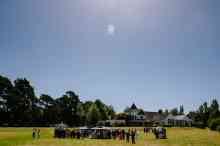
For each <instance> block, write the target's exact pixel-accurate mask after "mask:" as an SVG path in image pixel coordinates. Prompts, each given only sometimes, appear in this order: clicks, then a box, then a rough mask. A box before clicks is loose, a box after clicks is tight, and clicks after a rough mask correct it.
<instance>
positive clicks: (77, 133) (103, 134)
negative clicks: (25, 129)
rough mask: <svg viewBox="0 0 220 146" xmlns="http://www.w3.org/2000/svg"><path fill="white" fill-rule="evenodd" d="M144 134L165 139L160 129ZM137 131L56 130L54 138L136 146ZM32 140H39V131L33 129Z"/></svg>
mask: <svg viewBox="0 0 220 146" xmlns="http://www.w3.org/2000/svg"><path fill="white" fill-rule="evenodd" d="M143 131H144V133H145V134H146V133H149V132H152V133H153V134H154V135H155V138H156V139H158V138H166V129H165V128H162V127H157V128H147V127H146V128H144V129H143ZM138 135H139V131H138V130H137V129H135V128H129V129H126V130H125V129H95V130H94V129H93V130H92V129H86V130H85V129H84V130H83V131H82V130H80V129H73V130H70V129H67V128H66V129H64V128H56V129H55V130H54V137H55V138H76V139H82V138H95V139H114V140H122V141H123V140H124V141H125V142H126V143H132V144H136V141H137V139H138ZM32 137H33V139H39V138H40V129H38V128H33V133H32Z"/></svg>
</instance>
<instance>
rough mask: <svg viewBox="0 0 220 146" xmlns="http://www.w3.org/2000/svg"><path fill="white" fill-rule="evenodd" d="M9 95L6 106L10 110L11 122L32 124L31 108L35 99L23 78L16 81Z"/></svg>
mask: <svg viewBox="0 0 220 146" xmlns="http://www.w3.org/2000/svg"><path fill="white" fill-rule="evenodd" d="M10 94H11V95H10V98H9V99H8V104H9V107H10V108H11V109H10V112H12V120H13V121H17V122H21V123H26V122H32V118H33V116H32V112H33V106H34V105H35V103H36V102H37V98H36V97H35V93H34V88H33V87H32V86H31V85H30V82H29V81H28V80H27V79H25V78H24V79H22V78H18V79H16V80H15V81H14V88H13V90H12V92H11V93H10Z"/></svg>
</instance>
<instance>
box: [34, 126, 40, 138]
mask: <svg viewBox="0 0 220 146" xmlns="http://www.w3.org/2000/svg"><path fill="white" fill-rule="evenodd" d="M32 138H33V139H39V138H40V129H39V128H33V130H32Z"/></svg>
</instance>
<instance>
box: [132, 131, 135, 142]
mask: <svg viewBox="0 0 220 146" xmlns="http://www.w3.org/2000/svg"><path fill="white" fill-rule="evenodd" d="M131 141H132V144H135V131H134V129H132V130H131Z"/></svg>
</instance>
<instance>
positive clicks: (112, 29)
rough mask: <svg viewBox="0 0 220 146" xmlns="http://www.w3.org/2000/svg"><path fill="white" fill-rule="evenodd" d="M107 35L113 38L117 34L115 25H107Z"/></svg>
mask: <svg viewBox="0 0 220 146" xmlns="http://www.w3.org/2000/svg"><path fill="white" fill-rule="evenodd" d="M107 34H108V35H111V36H113V35H114V34H115V26H114V25H113V24H108V25H107Z"/></svg>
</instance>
